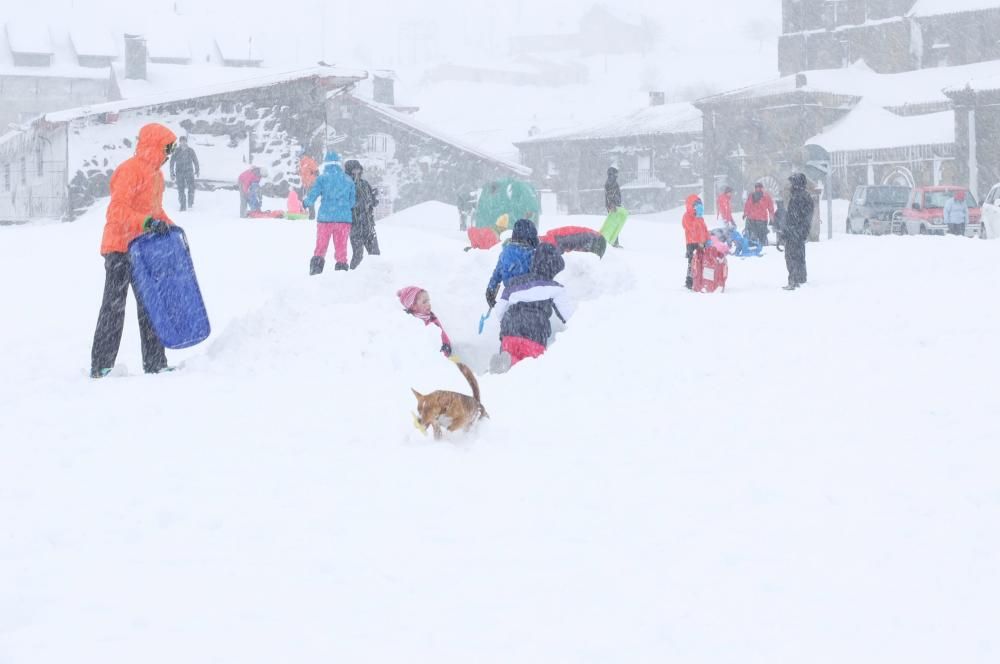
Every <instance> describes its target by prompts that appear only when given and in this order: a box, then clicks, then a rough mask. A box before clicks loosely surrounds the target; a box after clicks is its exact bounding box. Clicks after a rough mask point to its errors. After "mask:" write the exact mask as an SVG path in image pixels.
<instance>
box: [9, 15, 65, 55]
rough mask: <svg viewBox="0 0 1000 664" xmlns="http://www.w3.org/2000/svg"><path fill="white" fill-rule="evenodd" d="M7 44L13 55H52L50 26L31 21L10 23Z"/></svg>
mask: <svg viewBox="0 0 1000 664" xmlns="http://www.w3.org/2000/svg"><path fill="white" fill-rule="evenodd" d="M6 33H7V44H8V45H9V46H10V50H11V51H12V52H13V53H30V54H38V55H52V52H53V49H52V35H50V34H49V26H47V25H45V24H39V23H32V22H29V21H8V22H7V25H6Z"/></svg>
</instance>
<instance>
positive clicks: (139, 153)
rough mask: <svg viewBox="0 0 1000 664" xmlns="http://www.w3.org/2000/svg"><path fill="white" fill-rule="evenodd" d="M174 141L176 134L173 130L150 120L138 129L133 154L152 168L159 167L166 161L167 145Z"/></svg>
mask: <svg viewBox="0 0 1000 664" xmlns="http://www.w3.org/2000/svg"><path fill="white" fill-rule="evenodd" d="M176 141H177V135H176V134H175V133H174V132H172V131H170V130H169V129H167V128H166V127H164V126H163V125H161V124H159V123H156V122H152V123H150V124H148V125H145V126H144V127H143V128H142V129H140V130H139V140H138V142H137V143H136V145H135V156H136V157H138V158H139V159H141V160H142V161H143V162H145V163H147V164H149V165H150V166H152V167H153V168H159V167H160V166H162V165H163V164H164V163H165V162H166V161H167V158H168V155H167V146H168V145H170V144H171V143H175V142H176Z"/></svg>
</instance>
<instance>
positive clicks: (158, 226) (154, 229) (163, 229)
mask: <svg viewBox="0 0 1000 664" xmlns="http://www.w3.org/2000/svg"><path fill="white" fill-rule="evenodd" d="M142 230H143V232H145V233H157V234H159V235H163V234H164V233H167V232H169V231H170V224H168V223H167V222H165V221H163V220H162V219H153V218H152V217H148V218H147V219H146V222H145V223H144V224H143V225H142Z"/></svg>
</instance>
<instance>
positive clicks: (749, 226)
mask: <svg viewBox="0 0 1000 664" xmlns="http://www.w3.org/2000/svg"><path fill="white" fill-rule="evenodd" d="M715 210H716V212H715V217H716V219H719V220H721V221H723V222H724V223H726V224H733V225H735V223H736V222H735V221H734V219H733V188H732V187H725V188H724V189H723V190H722V193H721V194H719V197H718V199H716V204H715ZM778 212H779V210H778V208H777V206H776V205H775V203H774V199H773V198H772V197H771V194H769V193H768V192H767V190H765V189H764V184H763V183H762V182H758V183H756V184H754V187H753V191H752V192H751V193H750V195H749V196H747V198H746V201H744V203H743V221H744V222H745V224H746V230H747V236H748V238H749V239H750V240H753V241H755V242H757V243H758V244H760V245H761V246H762V247H766V246H767V245H768V239H767V226H768V224H769V223H771V224H774V225H776V222H777V217H778Z"/></svg>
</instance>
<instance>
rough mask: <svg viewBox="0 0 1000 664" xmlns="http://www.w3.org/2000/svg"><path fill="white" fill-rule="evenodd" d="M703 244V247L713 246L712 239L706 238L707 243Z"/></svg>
mask: <svg viewBox="0 0 1000 664" xmlns="http://www.w3.org/2000/svg"><path fill="white" fill-rule="evenodd" d="M701 246H702V248H703V249H708V248H709V247H711V246H712V241H711V240H706V241H705V243H704V244H703V245H701Z"/></svg>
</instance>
